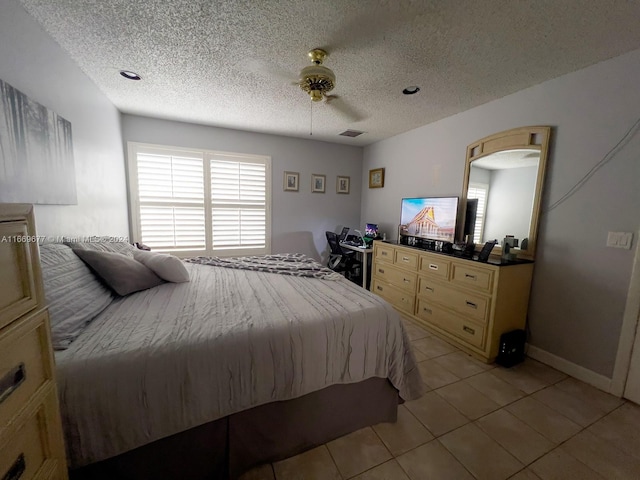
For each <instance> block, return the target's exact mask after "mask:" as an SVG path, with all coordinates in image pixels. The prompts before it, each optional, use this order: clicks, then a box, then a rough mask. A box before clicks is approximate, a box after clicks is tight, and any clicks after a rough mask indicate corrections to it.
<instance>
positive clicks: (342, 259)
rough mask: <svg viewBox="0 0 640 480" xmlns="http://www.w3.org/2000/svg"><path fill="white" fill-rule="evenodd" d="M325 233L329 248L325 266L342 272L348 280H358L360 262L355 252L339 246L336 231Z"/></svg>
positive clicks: (360, 269)
mask: <svg viewBox="0 0 640 480" xmlns="http://www.w3.org/2000/svg"><path fill="white" fill-rule="evenodd" d="M325 234H326V236H327V242H328V243H329V248H330V249H331V251H330V253H329V262H328V263H327V266H328V267H329V268H330V269H331V270H333V271H335V272H339V273H342V274H343V275H344V276H345V277H346V278H347V279H348V280H351V281H352V282H358V279H359V276H360V275H362V262H361V261H360V260H358V259H357V257H356V252H353V251H350V250H344V249H343V248H342V247H341V246H340V242H339V240H338V238H339V237H338V234H337V233H335V232H325Z"/></svg>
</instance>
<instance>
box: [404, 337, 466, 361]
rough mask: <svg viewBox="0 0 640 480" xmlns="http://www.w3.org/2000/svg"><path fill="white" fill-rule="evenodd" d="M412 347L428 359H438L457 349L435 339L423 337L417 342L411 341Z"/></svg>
mask: <svg viewBox="0 0 640 480" xmlns="http://www.w3.org/2000/svg"><path fill="white" fill-rule="evenodd" d="M412 343H413V346H414V347H416V348H417V349H418V350H420V351H421V352H422V353H424V354H425V355H426V356H427V357H429V358H435V357H439V356H440V355H446V354H447V353H451V352H456V351H458V349H457V348H456V347H454V346H453V345H450V344H448V343H447V342H445V341H444V340H440V339H439V338H436V337H424V338H421V339H419V340H413V342H412Z"/></svg>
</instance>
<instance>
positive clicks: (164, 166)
mask: <svg viewBox="0 0 640 480" xmlns="http://www.w3.org/2000/svg"><path fill="white" fill-rule="evenodd" d="M129 190H130V199H131V201H130V213H131V223H132V229H133V237H134V239H136V241H139V242H142V243H144V244H145V245H148V246H149V247H151V248H152V249H153V250H159V251H167V252H173V253H176V254H178V255H181V256H189V255H219V256H220V255H227V256H228V255H261V254H267V253H270V249H271V242H270V233H271V232H270V230H271V228H270V226H271V215H270V213H271V212H270V210H271V209H270V193H271V158H270V157H268V156H261V155H244V154H236V153H227V152H215V151H207V150H191V149H183V148H178V147H163V146H158V145H145V144H139V143H129Z"/></svg>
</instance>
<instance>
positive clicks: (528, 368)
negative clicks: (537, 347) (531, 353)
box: [520, 357, 567, 385]
mask: <svg viewBox="0 0 640 480" xmlns="http://www.w3.org/2000/svg"><path fill="white" fill-rule="evenodd" d="M520 368H521V370H522V371H524V372H527V373H530V374H531V375H533V376H534V377H538V378H539V379H540V380H542V381H543V382H546V383H548V384H549V385H553V384H554V383H557V382H559V381H561V380H564V379H565V378H567V374H566V373H562V372H560V371H558V370H556V369H555V368H552V367H549V366H548V365H545V364H544V363H542V362H538V361H537V360H534V359H533V358H530V357H525V359H524V362H523V363H522V366H521V367H520Z"/></svg>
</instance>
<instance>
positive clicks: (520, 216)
mask: <svg viewBox="0 0 640 480" xmlns="http://www.w3.org/2000/svg"><path fill="white" fill-rule="evenodd" d="M550 133H551V128H550V127H521V128H514V129H512V130H508V131H505V132H500V133H496V134H494V135H490V136H488V137H485V138H483V139H481V140H478V141H476V142H474V143H472V144H471V145H469V146H468V147H467V160H466V166H465V175H464V182H463V188H462V205H463V206H465V207H466V208H463V209H462V212H463V213H464V215H463V217H464V218H463V222H461V227H462V228H461V230H460V232H459V234H458V236H459V238H460V239H461V240H466V238H465V237H466V236H467V235H468V236H469V237H468V240H469V241H472V242H474V243H475V244H476V245H477V246H481V245H483V244H484V243H485V242H487V241H491V240H497V241H498V244H497V245H496V248H495V249H494V250H493V252H492V254H493V255H502V254H503V253H507V252H506V251H503V248H502V247H503V242H504V239H505V237H507V236H513V240H509V241H508V243H509V244H510V245H509V247H507V249H508V250H509V253H510V254H511V258H516V257H517V258H520V259H530V260H533V258H534V256H535V248H536V237H537V233H538V220H539V215H540V201H541V196H542V187H543V182H544V175H545V169H546V165H547V157H548V150H549V137H550ZM516 245H517V246H516Z"/></svg>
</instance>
